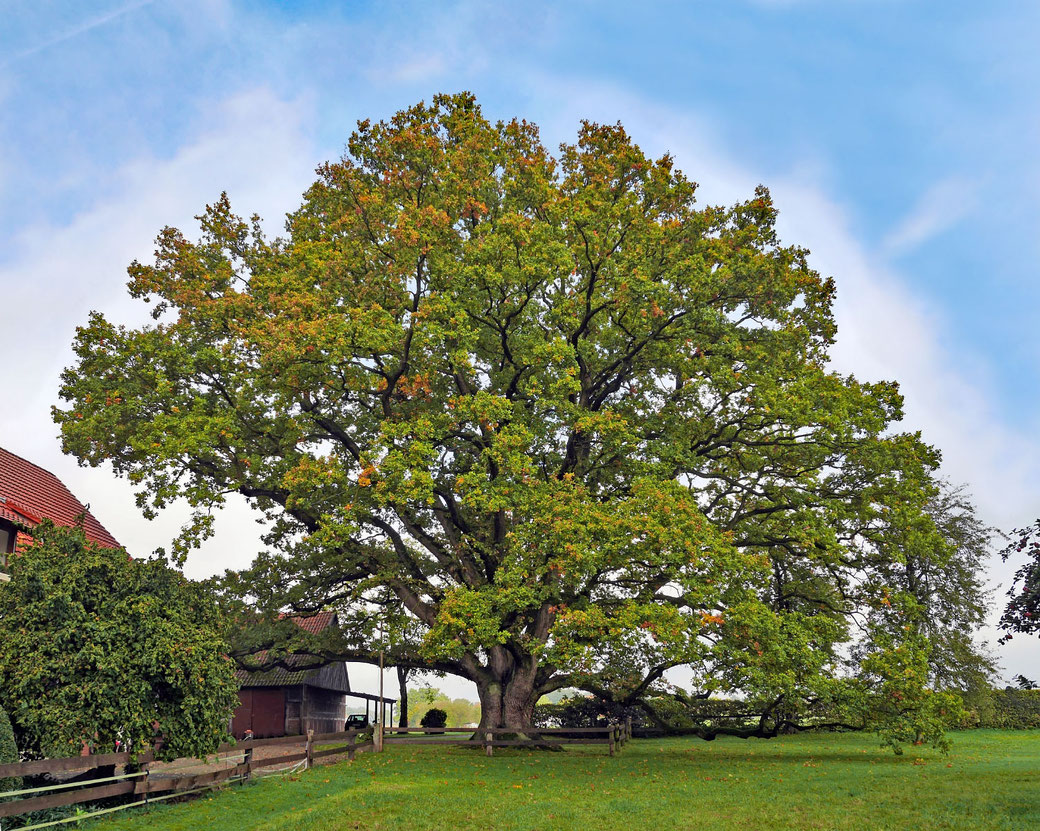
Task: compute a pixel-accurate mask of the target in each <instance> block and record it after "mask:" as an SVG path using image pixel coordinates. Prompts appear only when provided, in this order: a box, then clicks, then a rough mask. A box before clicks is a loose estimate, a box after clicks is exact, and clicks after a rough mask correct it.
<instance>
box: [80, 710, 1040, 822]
mask: <svg viewBox="0 0 1040 831" xmlns="http://www.w3.org/2000/svg"><path fill="white" fill-rule="evenodd" d="M953 738H954V747H953V750H952V751H951V753H950V754H949V755H948V756H943V755H942V754H940V753H938V752H936V751H933V750H931V749H928V748H922V747H909V748H907V749H906V751H905V753H904V755H902V756H896V755H894V754H893V753H892V752H891V751H890V750H886V749H883V748H881V747H879V746H878V742H877V740H876V738H875V737H873V736H870V735H865V734H830V733H828V734H802V735H796V736H785V737H781V738H778V739H772V740H748V741H741V740H738V739H718V740H716V741H714V742H703V741H699V740H696V739H689V738H682V739H663V740H643V741H640V740H635V741H633V742H630V743H629V744H628V745H627V746H626V747H625V748H624V750H623V751H621V753H620V754H619V755H617V756H616V757H614V758H611V757H609V756H608V755H607V754H606V752H605V750H604V749H603V748H601V747H596V746H591V747H576V748H573V749H568V750H566V751H563V752H556V753H550V752H532V751H527V750H510V751H499V752H497V753H496V755H495V756H494V758H490V759H489V758H487V757H485V756H484V755H483V754H482V753H481V752H479V751H476V750H473V749H470V748H459V747H436V746H434V747H430V746H424V747H414V748H409V747H401V746H396V747H395V746H388V747H387V750H386V752H385V753H383V754H381V755H374V754H367V753H366V754H362V755H360V756H359V757H358V759H357V760H356V761H354V762H353V763H348V762H343V763H339V764H335V765H329V766H325V767H318V768H316V769H314V770H311V771H308V772H304V773H301V774H298V775H295V776H293V777H291V778H290V777H271V778H268V779H265V780H263V781H260V782H256V783H251V784H247V785H244V786H233V787H229V788H226V789H225V790H223V791H220V792H216V793H212V794H209V795H203V796H201V797H196V798H191V799H187V800H185V801H183V802H181V803H179V804H165V805H162V806H152V807H149V808H132V809H129V810H128V811H126V812H125V813H123V814H119V815H114V816H112V817H110V818H105V819H98V820H95V821H93V822H91V823H89V825H88V824H84V826H83V827H86V828H89V829H90V831H188V830H189V829H228V831H231V830H232V829H235V830H236V831H237V829H265V831H283V830H284V831H319V830H321V831H326V830H327V831H332V830H333V829H335V830H336V831H339V829H408V831H417V830H418V829H450V831H463V830H464V829H489V828H493V829H583V831H584V830H585V829H613V828H617V829H642V828H650V829H655V830H656V831H666V829H673V828H681V829H701V828H704V829H711V831H723V830H724V829H741V831H747V830H748V829H757V828H766V829H850V831H851V830H852V829H855V830H856V831H862V830H863V829H913V831H924V830H925V829H973V831H974V830H975V829H986V831H996V830H997V829H1015V831H1021V830H1022V829H1027V828H1038V829H1040V732H1036V731H1017V732H1011V731H997V730H976V731H971V732H964V733H957V734H955V735H954V737H953Z"/></svg>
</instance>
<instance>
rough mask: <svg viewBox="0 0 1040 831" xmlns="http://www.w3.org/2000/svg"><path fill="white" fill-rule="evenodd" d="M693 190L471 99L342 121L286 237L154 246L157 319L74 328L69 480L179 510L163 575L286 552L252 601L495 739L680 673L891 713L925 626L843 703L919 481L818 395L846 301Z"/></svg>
mask: <svg viewBox="0 0 1040 831" xmlns="http://www.w3.org/2000/svg"><path fill="white" fill-rule="evenodd" d="M258 175H262V172H258ZM694 193H695V185H694V183H693V182H691V181H690V180H689V179H687V178H686V177H685V176H684V175H683V174H682V173H681V172H680V171H679V170H677V169H676V167H675V165H674V163H673V160H672V159H671V158H670V157H669V156H663V157H662V158H660V159H657V160H653V159H650V158H648V157H647V156H646V155H645V154H644V153H643V152H642V151H641V150H640V149H639V147H638V146H636V145H635V144H634V143H633V142H632V141H631V140H630V138H629V136H628V135H627V134H626V132H625V131H624V129H622V127H621V126H620V125H617V126H603V125H598V124H591V123H583V124H582V126H581V128H580V131H579V135H578V140H577V143H576V144H573V145H564V146H562V147H561V148H560V150H559V153H558V154H556V155H553V154H551V153H550V152H548V151H547V149H546V148H545V147H544V146H543V145H542V144H541V143H540V141H539V135H538V131H537V128H536V127H535V126H534V125H532V124H530V123H528V122H525V121H518V120H514V121H509V122H506V123H498V124H492V123H489V122H488V121H487V120H486V119H485V118H484V117H483V116H482V114H481V111H480V109H479V107H478V106H477V105H476V103H475V101H474V100H473V98H472V97H471V96H468V95H456V96H438V97H436V98H435V99H434V100H433V103H432V105H429V106H427V105H424V104H420V105H418V106H415V107H413V108H411V109H409V110H407V111H404V112H401V113H398V114H397V115H396V116H394V117H393V118H392V119H390V120H388V121H386V122H380V123H369V122H362V123H361V124H360V125H359V127H358V130H357V132H356V133H354V135H353V136H352V137H351V139H350V141H349V143H348V149H347V152H346V155H345V156H344V157H343V159H342V160H341V161H339V162H336V163H331V164H326V165H323V166H322V167H321V168H320V169H319V171H318V179H317V181H316V182H315V183H314V185H313V186H312V187H311V188H310V189H309V190H308V191H307V193H306V195H305V197H304V201H303V204H302V205H301V206H300V208H299V209H298V210H297V211H296V212H295V213H293V214H291V215H290V216H289V218H288V222H287V230H286V235H285V237H284V238H279V239H274V240H269V239H266V238H265V237H264V235H263V234H262V232H261V229H260V227H259V223H258V221H257V220H255V219H254V220H253V221H252V222H246V221H243V220H242V219H239V218H238V217H236V216H235V215H234V214H233V213H232V210H231V208H230V204H229V201H228V199H227V198H226V197H222V198H221V199H220V200H219V201H218V202H217V203H216V204H214V205H212V206H210V207H208V208H207V210H206V211H205V213H204V214H203V215H202V216H201V217H200V219H201V223H202V235H201V237H200V238H199V239H198V240H197V241H192V240H189V239H188V238H187V237H185V235H184V234H182V233H181V232H180V231H178V230H176V229H173V228H166V229H164V230H163V231H162V233H161V234H160V236H159V238H158V247H157V251H156V257H155V261H154V263H153V264H150V265H148V264H141V263H136V262H135V263H134V264H133V265H132V266H131V267H130V284H129V286H130V291H131V293H132V294H133V296H134V297H137V298H140V299H141V300H143V301H145V302H148V303H151V304H153V310H154V318H155V323H154V324H152V325H149V326H145V327H141V328H126V327H122V326H119V325H116V324H115V323H112V322H110V321H109V320H107V319H106V318H105V317H103V316H102V315H100V314H97V313H94V314H92V315H91V317H90V320H89V323H88V324H87V325H86V326H84V327H83V328H81V329H80V330H78V333H77V335H76V339H75V350H76V354H77V356H78V362H77V364H76V365H75V366H74V367H72V368H70V369H69V370H67V371H66V373H65V375H64V385H63V387H62V391H61V395H62V397H63V399H64V400H65V401H66V402H67V405H66V406H63V407H60V408H57V409H56V410H55V418H56V419H57V421H58V423H59V424H60V425H61V429H62V433H63V437H64V445H65V448H66V450H67V451H69V452H71V453H73V454H75V455H76V456H78V457H79V459H80V460H81V461H82V462H83V463H86V464H91V465H98V464H102V463H110V464H111V465H113V466H114V468H115V470H116V471H117V472H118V473H120V474H123V475H125V476H127V477H129V478H130V480H131V481H132V482H133V483H134V484H135V485H137V486H138V488H139V490H140V504H141V505H142V507H143V508H144V509H145V510H146V511H154V510H156V509H158V508H161V507H163V506H164V505H166V504H167V503H169V502H170V501H171V500H174V499H176V498H180V497H184V498H186V499H187V500H188V501H189V502H190V503H191V504H192V505H194V506H195V507H196V508H197V509H198V513H197V514H196V521H195V522H194V523H193V524H192V525H191V527H189V528H188V529H186V532H185V534H184V535H183V536H182V538H181V540H180V542H179V543H178V544H177V547H176V549H175V550H176V552H177V553H178V554H183V553H184V552H185V551H186V550H187V547H190V545H191V544H193V543H195V542H197V541H198V540H199V539H200V538H201V537H202V536H204V535H205V534H206V533H207V532H208V529H209V524H208V523H209V520H208V517H209V512H210V511H211V510H212V509H214V508H216V507H219V506H220V505H221V504H222V503H223V502H224V500H225V499H226V498H227V497H228V496H229V495H231V494H240V495H242V496H244V497H246V498H247V499H248V500H250V501H251V502H252V503H253V504H254V505H255V506H256V507H257V508H258V509H259V510H260V511H261V512H263V514H264V517H265V520H266V521H267V522H268V524H269V536H268V538H267V542H268V544H269V546H270V549H269V551H268V552H267V553H265V554H263V555H261V556H260V557H259V559H258V560H257V562H256V564H255V565H254V567H253V569H252V570H251V571H250V572H249V574H248V575H245V576H243V577H242V578H241V582H240V583H239V586H240V588H241V591H243V592H245V591H248V593H249V594H250V596H251V597H252V598H254V599H255V600H256V602H257V603H258V604H260V605H261V606H263V607H265V608H267V609H269V610H270V611H271V612H272V613H273V612H275V611H278V610H282V611H284V610H292V611H295V612H307V611H313V610H316V609H318V608H322V607H333V608H336V609H338V610H339V611H340V613H341V620H342V621H343V627H342V630H341V634H340V636H339V640H338V641H337V642H335V643H333V642H331V641H329V642H326V643H324V644H323V645H322V646H321V649H320V650H319V649H318V648H317V647H311V648H312V649H313V650H314V651H316V652H320V654H321V655H322V656H323V657H326V658H327V657H331V656H332V655H334V654H336V655H340V656H343V657H353V658H362V659H364V658H370V657H371V655H372V649H373V640H372V638H373V637H374V633H375V628H376V626H375V624H376V620H377V619H378V618H379V617H385V618H386V619H387V620H388V621H389V627H390V634H389V636H388V645H387V648H388V650H389V651H390V653H391V657H392V661H393V662H396V663H398V664H400V665H402V666H411V667H417V668H432V669H434V670H440V671H446V672H451V673H456V674H458V675H461V676H464V677H466V678H469V679H471V680H472V681H474V682H475V683H476V685H477V688H478V690H479V693H480V699H481V704H482V708H483V709H482V713H483V723H484V724H485V725H501V726H510V727H517V728H523V727H526V726H528V725H530V723H531V717H532V708H533V706H534V703H535V701H536V700H537V698H538V697H539V696H540V695H542V694H544V693H546V692H549V691H552V690H555V689H559V688H562V687H565V686H575V687H582V688H585V689H591V690H597V691H600V692H601V693H602V692H604V691H606V694H610V695H615V696H622V697H625V698H629V699H630V698H633V697H638V696H639V695H640V694H641V692H643V691H645V690H647V689H648V688H649V687H650V686H651V685H652V684H654V683H655V682H656V681H658V680H659V679H660V678H661V677H662V676H663V674H664V673H665V672H666V671H667V670H668V669H669V668H671V667H673V666H679V665H685V666H689V667H691V668H692V670H693V673H694V678H695V682H696V683H697V684H699V685H701V686H702V687H705V688H708V689H712V690H736V689H740V690H742V691H744V692H746V693H748V694H754V695H768V696H770V697H771V700H774V701H776V706H777V711H778V712H779V711H781V710H783V709H784V708H783V707H782V706H781V705H782V704H783V702H785V701H787V702H789V701H790V700H792V699H793V698H795V697H798V696H800V697H802V698H805V697H817V698H819V697H820V696H825V697H826V696H831V697H833V696H835V695H836V692H835V691H836V689H837V688H838V686H841V685H846V686H848V685H849V684H853V685H855V687H856V690H857V691H858V694H865V693H872V694H877V695H891V696H892V697H893V698H894V699H896V700H898V699H899V697H900V696H904V695H905V694H906V693H905V691H897V692H895V693H892V692H891V691H890V690H889V687H888V686H886V684H889V682H890V681H891V679H888V678H887V677H885V674H886V672H891V673H896V674H899V676H900V678H903V679H905V678H906V677H909V676H908V674H907V671H906V667H905V665H904V664H903V663H901V662H900V661H901V659H900V657H899V656H900V654H901V653H900V650H901V648H902V646H901V640H900V639H901V638H903V634H902V633H904V632H908V631H910V627H909V626H903V625H900V622H899V621H898V620H896V621H895V622H894V623H890V624H889V625H888V628H889V630H891V631H890V633H889V634H888V635H886V636H885V637H884V638H880V639H879V638H877V637H875V636H874V635H870V632H876V631H877V627H865V628H864V629H863V630H862V631H863V632H866V633H867V634H868V636H869V637H872V638H874V648H873V649H872V650H870V657H869V660H868V661H867V663H865V664H864V666H863V668H862V671H859V670H857V668H855V667H852V668H850V667H848V666H847V665H846V664H845V663H844V661H845V658H846V657H847V652H846V651H845V650H844V648H843V646H842V645H843V644H847V643H848V642H849V641H850V640H853V639H855V638H857V637H860V633H859V632H858V630H857V628H856V621H857V620H863V619H864V618H863V617H862V613H863V612H864V610H867V609H870V608H877V607H878V606H879V605H880V606H886V608H888V607H891V605H892V600H891V599H890V597H889V595H890V594H891V589H889V588H888V587H886V585H885V582H884V580H881V579H880V578H878V575H882V574H884V572H885V568H886V567H887V566H890V565H891V564H892V563H893V562H894V561H896V560H898V559H899V557H900V554H899V552H898V549H897V547H896V546H895V544H894V543H895V541H897V540H906V539H908V538H912V540H913V542H914V545H915V550H919V551H932V552H933V555H934V556H935V557H936V558H938V560H940V561H941V560H942V558H943V557H945V556H947V554H946V553H944V551H945V549H944V545H945V543H944V541H943V538H942V535H941V534H940V533H939V532H938V531H937V530H936V528H935V524H934V523H933V522H932V521H931V519H930V518H929V516H928V513H927V510H926V508H927V504H928V501H929V499H931V498H932V497H933V496H934V495H935V492H936V488H935V484H934V482H933V480H932V471H933V469H934V467H935V466H936V464H937V461H938V459H937V454H936V453H935V452H934V451H933V450H932V449H931V448H929V447H928V446H927V445H925V444H923V443H922V442H921V441H920V439H919V437H918V436H916V435H909V434H900V433H897V432H893V431H892V429H891V428H892V424H893V423H894V422H896V421H898V419H899V418H900V414H901V398H900V395H899V393H898V390H897V387H896V385H895V384H893V383H864V382H861V381H858V380H856V379H855V378H853V377H849V376H842V375H840V374H837V373H835V372H833V371H831V370H830V369H829V368H828V365H827V361H828V349H829V347H830V346H831V344H832V342H833V339H834V336H835V324H834V319H833V315H832V309H831V305H832V300H833V296H834V284H833V282H832V281H831V280H830V279H824V278H822V277H821V276H820V275H819V274H817V273H816V272H815V271H813V269H812V268H811V267H810V266H809V264H808V262H807V254H808V252H807V251H805V250H804V249H802V248H798V247H791V246H784V245H782V244H781V243H780V242H779V240H778V238H777V234H776V231H775V227H774V223H775V219H776V210H775V208H774V206H773V203H772V201H771V199H770V195H769V193H768V192H767V191H766V190H765V189H759V190H757V191H756V192H755V194H754V195H753V196H752V197H751V198H750V199H748V200H747V201H745V202H741V203H739V204H736V205H734V206H732V207H714V206H704V207H700V206H699V205H698V204H696V203H695V200H694ZM880 336H881V335H880V334H879V337H880ZM897 605H898V604H897ZM857 615H859V616H860V617H857ZM897 617H898V616H897ZM886 631H888V630H886ZM254 645H255V644H254ZM265 645H269V644H265ZM919 651H920V650H919ZM915 654H918V653H915ZM923 654H925V655H926V654H927V650H926V649H925V652H924V653H923ZM268 655H269V657H271V656H274V657H271V659H272V660H276V659H277V655H278V650H277V648H276V649H274V650H272V651H271V652H269V653H268ZM879 656H881V657H879ZM926 675H927V672H924V674H923V675H922V676H920V677H918V676H917V675H915V676H913V677H914V679H916V680H915V681H914V683H919V684H923V683H925V676H926ZM900 683H902V684H904V685H905V684H906V683H907V682H906V681H905V680H903V681H901V682H900ZM919 691H920V690H919ZM922 694H923V693H922Z"/></svg>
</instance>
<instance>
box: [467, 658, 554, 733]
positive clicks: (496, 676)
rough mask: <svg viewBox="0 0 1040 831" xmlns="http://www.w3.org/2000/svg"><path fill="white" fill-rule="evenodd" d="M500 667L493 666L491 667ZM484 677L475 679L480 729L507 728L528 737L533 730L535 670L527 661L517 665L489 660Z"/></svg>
mask: <svg viewBox="0 0 1040 831" xmlns="http://www.w3.org/2000/svg"><path fill="white" fill-rule="evenodd" d="M496 663H498V664H500V665H499V666H497V667H495V666H494V664H496ZM492 665H493V669H492V671H491V672H489V673H488V675H487V676H486V677H482V678H479V679H476V684H477V693H478V695H479V696H480V727H481V728H488V727H492V728H510V729H515V730H516V732H517V733H524V734H530V733H532V732H533V727H534V706H535V704H536V703H537V701H538V695H539V691H538V689H537V688H536V686H535V673H536V667H535V665H534V661H533V660H530V659H528V660H527V661H526V662H525V663H524V665H521V666H517V665H516V663H515V662H513V661H501V660H500V661H495V660H493V661H492Z"/></svg>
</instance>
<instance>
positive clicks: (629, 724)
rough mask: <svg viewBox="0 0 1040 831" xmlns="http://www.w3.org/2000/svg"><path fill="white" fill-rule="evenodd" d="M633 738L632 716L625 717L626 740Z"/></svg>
mask: <svg viewBox="0 0 1040 831" xmlns="http://www.w3.org/2000/svg"><path fill="white" fill-rule="evenodd" d="M631 738H632V716H629V717H628V718H626V719H625V741H626V742H627V741H628V740H629V739H631Z"/></svg>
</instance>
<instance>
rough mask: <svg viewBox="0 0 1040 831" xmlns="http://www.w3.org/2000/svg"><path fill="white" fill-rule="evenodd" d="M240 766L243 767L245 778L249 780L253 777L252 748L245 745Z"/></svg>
mask: <svg viewBox="0 0 1040 831" xmlns="http://www.w3.org/2000/svg"><path fill="white" fill-rule="evenodd" d="M242 764H243V765H245V768H246V775H245V778H246V779H249V778H250V777H251V776H252V775H253V771H252V767H253V746H252V745H251V744H250V745H247V746H246V749H245V751H244V752H243V754H242Z"/></svg>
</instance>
